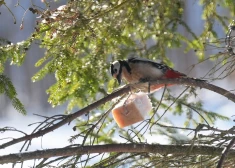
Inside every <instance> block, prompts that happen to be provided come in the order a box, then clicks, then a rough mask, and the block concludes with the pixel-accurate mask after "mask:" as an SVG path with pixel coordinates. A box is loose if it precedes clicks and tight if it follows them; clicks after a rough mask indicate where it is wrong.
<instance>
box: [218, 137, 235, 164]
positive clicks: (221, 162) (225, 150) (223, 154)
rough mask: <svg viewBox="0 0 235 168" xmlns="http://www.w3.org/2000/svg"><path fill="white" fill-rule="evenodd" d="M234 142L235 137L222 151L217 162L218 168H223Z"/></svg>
mask: <svg viewBox="0 0 235 168" xmlns="http://www.w3.org/2000/svg"><path fill="white" fill-rule="evenodd" d="M234 142H235V137H234V138H233V139H232V140H231V141H230V142H229V144H228V146H227V147H226V148H224V150H223V151H222V155H221V157H220V160H219V162H218V164H217V168H221V167H222V165H223V162H224V160H225V158H226V156H227V155H228V153H229V150H230V149H231V147H232V146H233V144H234Z"/></svg>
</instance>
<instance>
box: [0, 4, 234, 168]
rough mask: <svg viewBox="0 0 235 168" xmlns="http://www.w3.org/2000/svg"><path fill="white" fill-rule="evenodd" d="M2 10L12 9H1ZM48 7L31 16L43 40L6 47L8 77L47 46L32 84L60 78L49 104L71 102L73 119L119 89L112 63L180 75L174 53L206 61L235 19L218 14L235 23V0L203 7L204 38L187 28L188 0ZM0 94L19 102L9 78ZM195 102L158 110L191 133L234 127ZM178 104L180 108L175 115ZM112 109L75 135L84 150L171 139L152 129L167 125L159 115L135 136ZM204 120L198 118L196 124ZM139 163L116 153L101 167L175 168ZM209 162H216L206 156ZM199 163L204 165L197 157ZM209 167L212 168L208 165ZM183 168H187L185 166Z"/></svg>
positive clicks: (0, 64)
mask: <svg viewBox="0 0 235 168" xmlns="http://www.w3.org/2000/svg"><path fill="white" fill-rule="evenodd" d="M2 2H4V1H0V3H2ZM44 2H45V9H42V8H41V7H38V6H36V5H34V4H32V6H31V7H30V8H29V9H28V11H27V12H32V13H33V14H35V15H36V16H37V17H38V18H37V21H36V26H35V32H34V33H33V34H32V35H31V36H30V37H29V38H28V39H27V40H25V41H22V42H20V43H16V44H11V43H10V42H7V44H5V45H0V54H1V57H0V73H1V74H2V73H3V72H4V66H5V63H6V62H7V61H10V62H11V64H15V65H22V63H23V61H24V59H25V56H26V51H27V49H28V48H29V47H30V44H32V43H36V44H39V46H40V47H41V48H44V49H45V50H46V51H45V55H44V56H43V57H42V58H40V59H39V60H38V61H37V63H36V67H40V70H39V71H38V72H37V73H36V74H35V75H34V76H33V77H32V81H33V82H36V81H39V80H41V79H43V78H44V77H45V76H46V75H47V74H54V75H55V78H56V83H55V84H54V85H52V86H51V87H50V88H49V89H48V90H47V93H48V94H49V100H48V101H49V102H50V103H51V104H52V106H57V105H60V104H63V103H65V102H68V111H72V110H73V109H74V108H76V107H78V108H82V107H84V106H86V105H88V104H90V103H91V102H93V101H95V100H97V99H98V98H101V97H102V96H105V95H106V94H108V93H111V92H112V91H113V90H114V89H115V88H117V83H116V82H115V81H114V80H113V79H110V75H109V72H108V71H109V66H110V62H112V61H114V60H117V59H125V58H127V57H129V56H133V55H135V56H139V57H144V58H149V59H152V60H156V59H158V60H161V61H162V62H165V63H166V64H168V65H169V66H171V67H173V63H172V62H171V61H170V60H169V58H168V57H167V55H166V51H167V50H171V49H173V48H180V47H182V46H183V45H184V46H186V47H185V52H189V51H191V50H193V51H194V50H197V52H196V54H197V56H198V60H199V61H202V60H204V59H205V53H204V50H205V42H212V41H216V40H217V39H218V37H217V32H216V30H215V28H214V27H215V23H219V24H220V25H221V26H223V28H224V30H225V32H226V31H227V28H228V22H230V19H229V18H228V17H226V16H223V15H221V14H220V13H219V12H218V10H217V8H218V7H220V8H223V9H227V10H229V11H230V15H231V16H234V14H235V6H234V2H233V1H232V0H226V1H221V0H201V1H200V5H201V7H202V19H203V21H204V27H203V28H202V32H201V34H199V35H198V34H195V33H194V32H193V30H192V28H191V27H190V26H189V25H188V24H187V23H186V22H185V21H184V15H185V7H186V6H185V1H183V0H175V1H174V3H172V1H171V0H141V1H140V0H97V1H93V0H77V1H76V0H70V1H68V2H67V4H66V5H63V6H60V7H59V8H57V9H52V8H51V7H50V4H49V3H48V2H46V1H44ZM195 3H198V1H195ZM179 30H184V31H186V32H187V33H188V36H187V37H185V36H184V34H182V33H181V32H182V31H179ZM1 81H2V83H1ZM0 86H3V87H1V90H0V91H1V92H0V93H6V94H7V95H8V96H9V97H10V99H12V101H13V100H16V99H15V97H14V96H15V95H16V92H15V91H14V89H13V86H12V84H11V83H10V82H9V80H8V78H6V77H5V76H3V78H0ZM8 87H9V88H10V90H9V89H8ZM12 91H14V92H13V94H11V92H12ZM192 95H194V92H193V91H192V92H188V93H187V94H184V95H183V96H181V97H178V98H177V99H176V98H174V97H173V96H171V95H170V94H169V93H167V94H165V95H164V97H167V99H162V101H160V100H158V99H156V98H152V100H153V101H152V102H153V104H154V107H155V108H157V110H158V108H159V109H161V110H165V111H168V110H169V111H171V112H172V114H173V115H185V116H186V118H185V121H184V126H185V127H189V126H197V124H198V123H208V124H212V123H214V122H215V120H216V119H222V120H227V119H228V118H227V117H225V116H222V115H219V114H216V113H214V112H211V111H207V110H204V109H203V104H202V102H195V103H194V102H189V101H188V100H189V98H190V96H192ZM17 100H18V99H17ZM159 103H160V105H159V107H157V106H158V104H159ZM170 103H174V105H173V106H171V107H169V104H170ZM13 104H14V106H15V107H16V108H17V109H19V110H20V111H21V112H24V111H23V106H20V103H19V102H18V101H16V103H14V101H13ZM110 104H111V103H109V104H105V105H103V106H102V107H101V108H100V109H99V110H100V111H99V110H96V111H91V112H90V113H89V114H88V115H87V116H84V117H81V118H79V119H77V121H78V122H77V123H78V124H77V126H76V127H75V128H74V129H75V130H77V131H78V134H77V135H74V136H73V137H71V139H70V141H71V142H74V141H76V140H77V141H79V142H81V144H91V145H94V144H101V143H117V141H115V140H114V138H113V137H115V136H118V135H119V136H121V138H122V139H123V140H124V141H125V142H139V143H145V142H146V141H147V139H146V138H145V136H144V135H145V132H146V130H148V129H149V128H151V129H152V130H151V129H150V130H151V131H152V133H154V132H155V133H156V132H158V133H159V132H160V133H162V132H164V131H162V132H161V131H159V130H157V129H156V128H154V127H152V126H155V124H156V121H158V119H159V118H160V116H159V114H157V113H156V112H154V111H153V113H152V116H153V117H152V118H151V119H150V120H146V121H144V122H142V123H141V124H139V125H138V126H135V127H134V126H132V127H131V128H130V129H129V130H128V131H126V130H121V129H116V127H117V126H116V125H114V124H115V123H114V122H113V120H112V119H111V117H109V111H110V110H109V111H107V112H106V113H103V111H104V109H107V107H109V106H110ZM157 110H156V111H157ZM99 112H100V113H99ZM196 113H197V116H198V118H196V117H194V116H196V115H195V114H196ZM166 121H167V120H166ZM168 121H169V120H168ZM151 124H152V126H151ZM167 131H168V132H167V133H168V137H170V139H171V140H172V139H174V140H175V142H176V141H177V139H176V138H175V137H174V136H171V135H173V134H175V133H177V131H175V130H174V129H168V130H167ZM81 138H82V139H81ZM132 155H133V154H125V156H124V154H119V155H118V154H113V153H110V155H109V156H108V157H104V158H106V160H103V161H104V162H99V166H101V167H103V166H106V167H110V166H113V167H116V166H118V165H123V164H124V163H123V162H121V161H122V160H123V158H130V160H129V161H128V162H127V164H126V165H135V164H136V165H137V166H139V165H144V164H145V163H148V162H149V163H151V164H152V163H155V165H158V164H159V165H161V164H160V163H162V165H164V166H165V167H169V166H171V165H172V164H171V162H170V161H169V162H167V161H165V162H161V161H159V158H160V160H164V158H165V156H150V155H147V154H146V155H142V154H139V156H137V155H136V156H135V157H136V158H138V159H139V161H138V159H136V158H135V159H133V158H134V156H132ZM120 156H122V157H120ZM79 157H80V156H74V158H72V159H71V162H74V164H77V163H78V162H79V160H78V158H79ZM89 157H90V155H88V158H89ZM102 158H103V156H102ZM166 159H171V158H170V157H167V158H166ZM200 159H201V158H200ZM205 159H209V160H210V158H206V156H205ZM114 160H115V161H116V162H115V163H113V161H114ZM157 160H158V161H159V163H158V164H157V163H156V162H157ZM191 160H196V161H198V160H199V159H198V158H196V157H192V158H191ZM201 160H203V159H201ZM86 163H87V161H86ZM68 165H70V164H68ZM153 165H154V164H153ZM162 165H161V166H162ZM202 165H203V166H204V162H202ZM124 166H125V164H124ZM180 166H183V162H182V165H180ZM84 167H85V166H84Z"/></svg>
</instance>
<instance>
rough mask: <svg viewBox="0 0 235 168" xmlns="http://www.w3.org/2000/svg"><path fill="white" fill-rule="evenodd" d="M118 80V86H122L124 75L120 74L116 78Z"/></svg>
mask: <svg viewBox="0 0 235 168" xmlns="http://www.w3.org/2000/svg"><path fill="white" fill-rule="evenodd" d="M116 79H117V81H118V84H119V85H121V82H122V75H121V74H118V75H117V76H116Z"/></svg>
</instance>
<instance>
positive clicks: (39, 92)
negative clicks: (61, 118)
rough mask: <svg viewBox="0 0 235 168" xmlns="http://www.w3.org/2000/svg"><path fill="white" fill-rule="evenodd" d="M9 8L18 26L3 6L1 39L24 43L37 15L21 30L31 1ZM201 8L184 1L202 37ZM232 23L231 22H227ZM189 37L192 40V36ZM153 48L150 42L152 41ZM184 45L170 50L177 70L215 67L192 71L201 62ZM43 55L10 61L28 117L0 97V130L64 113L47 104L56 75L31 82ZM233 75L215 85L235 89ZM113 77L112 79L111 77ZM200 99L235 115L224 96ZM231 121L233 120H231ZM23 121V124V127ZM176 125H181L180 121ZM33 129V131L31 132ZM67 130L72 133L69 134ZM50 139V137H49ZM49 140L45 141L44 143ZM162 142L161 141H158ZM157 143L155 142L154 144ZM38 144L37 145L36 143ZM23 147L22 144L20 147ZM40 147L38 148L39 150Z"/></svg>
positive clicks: (206, 94) (198, 73) (33, 52)
mask: <svg viewBox="0 0 235 168" xmlns="http://www.w3.org/2000/svg"><path fill="white" fill-rule="evenodd" d="M32 1H33V3H34V4H35V5H37V6H40V7H42V8H44V4H43V3H42V2H41V1H39V0H32ZM6 3H7V6H8V7H9V8H10V9H11V11H12V12H13V13H14V16H15V17H16V24H14V20H13V17H12V15H11V14H10V12H9V11H8V9H7V8H5V7H4V6H1V7H0V13H1V14H0V37H1V38H5V39H8V40H9V41H10V42H12V43H17V42H20V41H22V40H25V39H27V38H28V37H29V36H30V34H31V33H32V32H34V28H35V25H36V16H35V15H33V14H32V13H31V12H27V13H26V15H25V16H24V24H23V25H24V27H23V29H22V30H20V24H21V20H22V17H23V15H24V13H25V11H24V10H23V9H22V8H25V9H27V8H28V7H29V6H31V1H20V5H21V7H20V6H17V1H6ZM65 3H66V1H62V0H61V1H58V2H53V3H51V5H50V6H51V9H56V8H57V7H58V6H61V5H64V4H65ZM218 11H219V12H220V13H221V14H223V15H225V16H226V15H228V13H229V12H228V11H226V10H224V9H223V8H219V7H218ZM201 12H202V7H201V6H200V5H199V4H198V1H196V0H195V1H194V0H190V1H189V0H185V13H184V21H185V22H186V23H187V24H188V25H189V26H190V27H191V29H192V30H193V32H195V34H200V33H201V32H202V26H203V20H202V18H201ZM228 24H229V23H228ZM215 27H216V28H217V32H218V37H219V38H225V33H224V32H226V31H225V30H223V28H222V25H220V24H219V23H215ZM179 31H180V32H181V33H182V34H183V35H184V36H185V37H189V34H188V33H187V32H186V31H185V30H184V29H183V28H182V29H179ZM189 38H190V37H189ZM150 45H151V41H150ZM184 49H185V46H183V47H182V48H181V49H171V50H169V51H168V57H169V58H170V60H171V61H172V62H173V63H174V69H176V70H178V71H180V72H183V73H185V74H188V75H189V76H191V77H198V78H201V77H203V76H204V75H205V74H206V73H207V72H208V70H209V69H211V68H212V67H213V65H214V64H215V63H214V62H210V61H205V62H203V63H201V64H198V65H197V66H195V68H194V69H193V70H192V71H190V70H191V66H192V65H193V64H196V63H198V57H197V56H195V51H190V52H188V53H184ZM206 52H207V53H208V56H209V55H210V54H215V53H218V50H216V49H213V50H208V51H206ZM43 54H44V50H43V49H42V48H39V46H38V45H37V44H34V45H32V46H31V48H30V49H29V50H28V51H27V57H26V59H25V62H24V64H23V65H22V66H21V67H17V66H10V65H9V64H10V62H9V63H8V65H7V66H6V71H5V74H6V75H7V76H8V77H10V79H11V80H12V82H13V84H14V86H15V87H16V90H17V93H18V98H19V99H20V100H21V101H22V103H23V104H24V105H25V108H26V110H27V113H28V115H27V116H22V115H21V114H19V113H18V112H17V111H16V110H15V109H14V108H13V107H12V104H11V102H10V101H9V99H8V98H7V97H6V96H4V95H0V127H4V126H15V127H21V128H22V129H25V130H27V129H28V127H27V124H30V123H32V122H35V121H37V120H38V119H39V117H36V116H33V114H34V113H37V114H43V115H48V116H51V115H54V114H63V113H64V111H65V109H66V105H61V106H58V107H55V108H52V107H51V105H50V104H49V103H48V102H47V99H48V95H47V94H46V92H45V91H46V90H47V89H48V88H49V86H51V85H52V84H53V83H54V82H55V79H54V76H53V75H48V76H46V78H44V79H43V80H41V81H39V82H35V83H33V82H32V81H31V77H32V76H33V75H34V74H35V73H36V72H37V71H38V69H37V68H36V67H35V66H34V64H35V62H36V61H37V60H38V59H39V58H41V57H42V56H43ZM234 75H235V73H232V74H231V75H230V76H229V77H227V78H225V79H223V80H220V81H215V82H213V83H214V84H215V85H218V86H220V87H222V88H225V89H227V90H232V89H234V88H235V87H234ZM110 78H111V76H110ZM198 98H199V99H201V100H203V102H204V107H205V108H206V109H208V110H213V111H216V112H218V113H223V115H226V116H228V117H231V116H232V115H233V114H234V112H233V109H234V108H235V105H234V104H233V103H231V102H230V101H229V100H227V99H225V98H224V97H222V96H220V95H218V94H216V93H213V92H210V91H205V90H199V93H198ZM231 119H232V118H231ZM22 122H23V123H24V124H22ZM177 122H181V121H180V118H179V120H178V121H175V123H176V124H177ZM232 125H234V123H233V122H232V120H231V122H223V121H217V122H216V126H218V127H220V128H221V129H226V128H230V127H231V126H232ZM71 127H72V126H69V127H64V128H62V129H61V130H60V131H55V133H54V134H52V135H50V136H54V138H55V137H57V138H60V135H61V134H63V137H64V139H65V140H64V141H59V142H58V144H56V143H55V144H50V145H48V147H49V146H50V147H57V145H58V146H59V144H61V143H65V144H66V143H68V142H67V139H66V138H67V137H69V136H70V134H71V131H72V129H71ZM28 130H30V129H28ZM68 130H70V131H69V132H68ZM48 139H50V137H48ZM45 141H46V140H45V139H44V142H45ZM159 141H161V139H159ZM155 142H156V141H155ZM36 144H37V143H36ZM44 145H45V146H44V147H47V144H45V143H44ZM19 146H20V144H19ZM38 146H40V141H39V142H38ZM17 148H18V146H16V147H15V148H14V149H13V150H17ZM36 148H37V147H35V149H36ZM0 153H1V154H4V153H6V151H5V152H4V151H0Z"/></svg>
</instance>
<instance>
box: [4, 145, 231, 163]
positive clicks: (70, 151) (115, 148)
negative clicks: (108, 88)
mask: <svg viewBox="0 0 235 168" xmlns="http://www.w3.org/2000/svg"><path fill="white" fill-rule="evenodd" d="M190 147H191V146H182V145H156V144H154V145H149V144H107V145H94V146H79V147H66V148H55V149H48V150H38V151H33V152H24V153H15V154H9V155H4V156H0V164H5V163H15V162H17V161H26V160H33V159H41V158H50V157H59V156H74V155H78V154H92V153H106V152H108V153H109V152H128V153H140V152H141V153H159V154H161V155H167V154H174V155H182V154H183V155H184V154H185V153H186V151H187V150H189V148H190ZM222 151H223V148H217V147H212V146H193V147H192V150H191V151H190V154H192V155H193V154H194V155H210V156H219V155H220V154H221V152H222ZM230 157H235V150H230Z"/></svg>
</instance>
